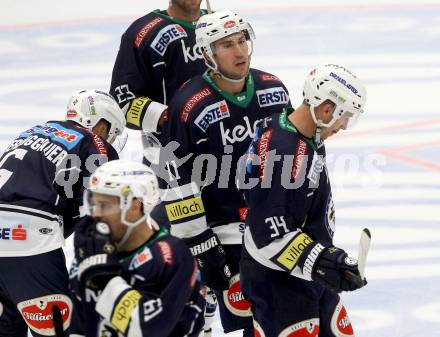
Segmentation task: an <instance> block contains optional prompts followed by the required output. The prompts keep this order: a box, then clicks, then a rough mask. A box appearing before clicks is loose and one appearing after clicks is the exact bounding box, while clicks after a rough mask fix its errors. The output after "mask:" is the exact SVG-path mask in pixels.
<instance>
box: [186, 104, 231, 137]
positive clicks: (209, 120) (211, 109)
mask: <svg viewBox="0 0 440 337" xmlns="http://www.w3.org/2000/svg"><path fill="white" fill-rule="evenodd" d="M229 116H230V114H229V108H228V105H227V104H226V101H225V100H223V101H220V102H217V103H214V104H211V105H208V106H207V107H206V108H205V109H203V111H202V112H201V113H200V115H199V116H197V118H196V120H195V121H194V123H195V124H196V125H197V126H198V127H199V129H201V130H202V131H203V132H206V130H207V129H208V126H209V125H210V124H214V123H215V122H218V121H219V120H222V119H224V118H227V117H229Z"/></svg>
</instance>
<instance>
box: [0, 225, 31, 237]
mask: <svg viewBox="0 0 440 337" xmlns="http://www.w3.org/2000/svg"><path fill="white" fill-rule="evenodd" d="M0 240H12V241H26V240H27V230H26V229H24V228H23V225H22V224H18V225H17V226H13V227H0Z"/></svg>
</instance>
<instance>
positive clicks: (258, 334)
mask: <svg viewBox="0 0 440 337" xmlns="http://www.w3.org/2000/svg"><path fill="white" fill-rule="evenodd" d="M253 323H254V336H255V337H266V335H265V333H264V331H263V329H262V328H261V326H260V324H258V322H257V321H256V320H254V321H253Z"/></svg>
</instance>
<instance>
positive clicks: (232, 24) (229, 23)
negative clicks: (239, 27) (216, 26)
mask: <svg viewBox="0 0 440 337" xmlns="http://www.w3.org/2000/svg"><path fill="white" fill-rule="evenodd" d="M235 26H236V24H235V21H233V20H230V21H226V22H225V24H224V25H223V27H224V28H226V29H228V28H232V27H235Z"/></svg>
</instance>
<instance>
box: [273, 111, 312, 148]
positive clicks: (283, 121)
mask: <svg viewBox="0 0 440 337" xmlns="http://www.w3.org/2000/svg"><path fill="white" fill-rule="evenodd" d="M293 112H294V110H293V109H286V108H283V112H282V113H281V114H280V117H279V119H278V121H279V124H280V127H281V129H283V130H286V131H288V132H292V133H296V134H298V135H300V136H301V137H302V138H304V140H305V141H306V142H307V143H308V144H309V145H310V146H311V147H312V149H314V150H315V151H316V143H315V140H314V139H313V138H310V137H306V136H304V135H303V134H302V133H301V132H299V131H298V129H297V128H296V127H295V125H293V124H292V122H291V121H290V120H289V118H288V117H289V115H290V114H291V113H293Z"/></svg>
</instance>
